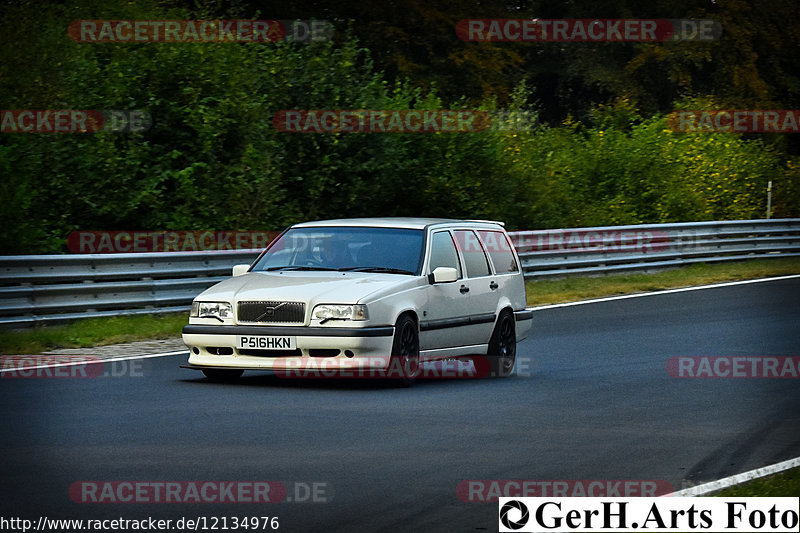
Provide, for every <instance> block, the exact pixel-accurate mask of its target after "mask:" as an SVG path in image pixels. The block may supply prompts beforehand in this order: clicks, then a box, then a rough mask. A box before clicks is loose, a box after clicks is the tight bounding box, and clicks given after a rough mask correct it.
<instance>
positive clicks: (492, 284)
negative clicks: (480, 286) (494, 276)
mask: <svg viewBox="0 0 800 533" xmlns="http://www.w3.org/2000/svg"><path fill="white" fill-rule="evenodd" d="M499 286H500V285H498V284H497V282H496V281H492V282H491V283H490V284H489V288H490V289H492V290H495V289H496V288H497V287H499Z"/></svg>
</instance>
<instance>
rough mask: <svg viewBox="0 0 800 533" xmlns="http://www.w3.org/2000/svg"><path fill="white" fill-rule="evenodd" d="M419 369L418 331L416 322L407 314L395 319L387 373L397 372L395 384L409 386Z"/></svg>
mask: <svg viewBox="0 0 800 533" xmlns="http://www.w3.org/2000/svg"><path fill="white" fill-rule="evenodd" d="M419 371H420V361H419V332H418V331H417V322H416V321H415V320H414V319H413V318H412V317H411V316H409V315H403V316H401V317H400V318H399V319H398V320H397V325H396V326H395V328H394V341H393V342H392V357H391V359H390V360H389V375H390V376H394V375H395V373H398V374H399V375H400V377H399V378H398V379H397V384H398V385H399V386H401V387H410V386H411V385H413V384H414V381H416V378H417V375H418V374H419Z"/></svg>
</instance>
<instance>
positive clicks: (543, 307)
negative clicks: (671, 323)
mask: <svg viewBox="0 0 800 533" xmlns="http://www.w3.org/2000/svg"><path fill="white" fill-rule="evenodd" d="M794 278H800V274H789V275H787V276H777V277H774V278H759V279H745V280H739V281H726V282H723V283H712V284H711V285H697V286H695V287H680V288H677V289H664V290H661V291H652V292H637V293H635V294H620V295H619V296H608V297H605V298H593V299H591V300H580V301H577V302H564V303H560V304H549V305H538V306H535V307H528V308H527V309H528V311H544V310H547V309H556V308H559V307H571V306H574V305H585V304H594V303H601V302H612V301H614V300H626V299H628V298H641V297H643V296H658V295H661V294H674V293H677V292H688V291H699V290H703V289H716V288H719V287H731V286H735V285H748V284H751V283H763V282H765V281H780V280H785V279H794Z"/></svg>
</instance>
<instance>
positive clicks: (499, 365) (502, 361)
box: [487, 311, 517, 378]
mask: <svg viewBox="0 0 800 533" xmlns="http://www.w3.org/2000/svg"><path fill="white" fill-rule="evenodd" d="M487 355H488V357H489V365H490V369H491V372H492V374H491V375H492V376H493V377H498V378H507V377H508V376H510V375H511V373H512V372H514V364H515V363H516V361H517V332H516V322H515V321H514V315H513V314H511V313H510V312H509V311H503V312H501V313H500V318H498V319H497V325H496V326H495V327H494V332H493V333H492V338H491V340H489V352H488V354H487Z"/></svg>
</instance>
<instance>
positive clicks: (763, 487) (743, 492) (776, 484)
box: [713, 468, 800, 498]
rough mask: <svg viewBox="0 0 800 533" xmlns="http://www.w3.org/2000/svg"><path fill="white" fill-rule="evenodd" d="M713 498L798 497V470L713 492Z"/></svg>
mask: <svg viewBox="0 0 800 533" xmlns="http://www.w3.org/2000/svg"><path fill="white" fill-rule="evenodd" d="M713 496H733V497H735V498H739V497H745V496H766V497H774V498H777V497H780V496H800V468H792V469H791V470H785V471H783V472H778V473H777V474H772V475H771V476H766V477H762V478H758V479H754V480H752V481H748V482H746V483H742V484H741V485H735V486H733V487H728V488H727V489H722V490H721V491H719V492H715V493H714V494H713Z"/></svg>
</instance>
